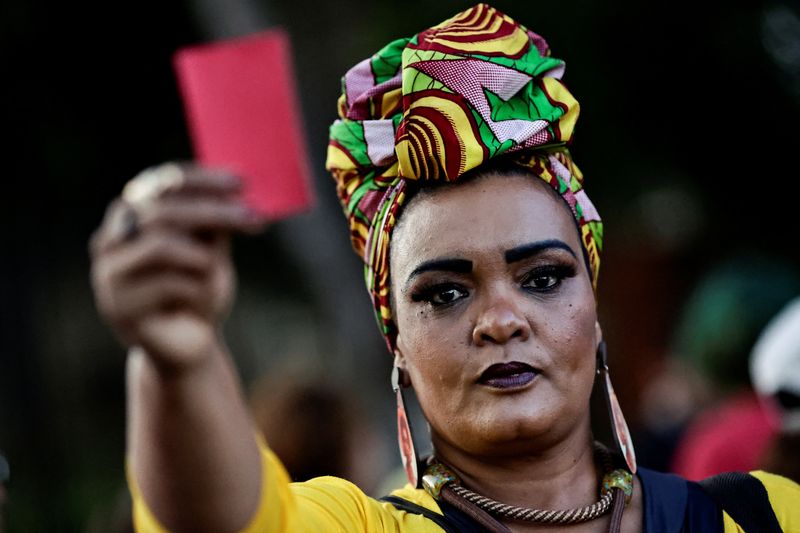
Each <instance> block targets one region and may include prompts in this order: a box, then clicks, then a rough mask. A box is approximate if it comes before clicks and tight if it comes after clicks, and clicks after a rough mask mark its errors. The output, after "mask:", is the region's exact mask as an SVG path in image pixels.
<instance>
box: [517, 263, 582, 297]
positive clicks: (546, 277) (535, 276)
mask: <svg viewBox="0 0 800 533" xmlns="http://www.w3.org/2000/svg"><path fill="white" fill-rule="evenodd" d="M574 275H575V271H574V269H572V268H571V267H567V266H546V267H540V268H536V269H534V270H532V271H531V272H530V273H529V274H528V276H527V277H526V278H525V280H524V281H523V283H522V286H523V287H524V288H526V289H529V290H532V291H535V292H547V291H549V290H553V289H555V288H557V287H558V286H559V285H561V282H562V281H563V280H564V278H568V277H571V276H574Z"/></svg>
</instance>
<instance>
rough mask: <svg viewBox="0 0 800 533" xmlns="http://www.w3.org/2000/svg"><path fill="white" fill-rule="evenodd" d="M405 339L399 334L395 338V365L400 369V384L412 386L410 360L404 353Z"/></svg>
mask: <svg viewBox="0 0 800 533" xmlns="http://www.w3.org/2000/svg"><path fill="white" fill-rule="evenodd" d="M403 346H404V344H403V339H402V337H401V336H400V335H399V334H398V335H397V337H396V339H395V348H394V366H396V367H397V368H398V369H399V370H400V384H401V385H402V386H403V387H410V386H411V376H410V375H409V374H408V366H407V363H408V360H407V359H406V356H405V355H404V351H403Z"/></svg>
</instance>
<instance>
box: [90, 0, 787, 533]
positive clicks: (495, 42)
mask: <svg viewBox="0 0 800 533" xmlns="http://www.w3.org/2000/svg"><path fill="white" fill-rule="evenodd" d="M563 67H564V65H563V62H561V61H559V60H557V59H554V58H551V57H550V56H549V49H548V47H547V43H546V42H545V41H544V39H542V38H541V37H539V36H538V35H536V34H534V33H533V32H529V31H528V30H527V29H526V28H524V27H523V26H521V25H519V24H517V23H516V22H514V21H513V20H512V19H510V18H509V17H507V16H505V15H503V14H501V13H499V12H497V11H496V10H494V9H492V8H491V7H489V6H486V5H483V4H482V5H478V6H476V7H474V8H472V9H469V10H467V11H465V12H463V13H460V14H458V15H456V16H455V17H453V18H452V19H450V20H448V21H445V22H444V23H442V24H440V25H438V26H436V27H434V28H431V29H429V30H426V31H424V32H422V33H420V34H418V35H416V36H414V37H413V38H411V39H400V40H398V41H395V42H393V43H390V44H389V45H388V46H386V47H385V48H384V49H382V50H381V51H380V52H378V53H377V54H376V55H374V56H373V57H372V58H370V59H367V60H365V61H364V62H362V63H359V64H358V65H356V66H355V67H354V68H353V69H351V71H350V72H348V74H347V75H346V76H345V79H344V91H343V95H342V97H341V98H340V100H339V111H340V117H341V120H340V121H337V122H336V123H335V124H334V125H333V126H332V128H331V142H330V146H329V153H328V168H329V169H330V170H331V171H332V173H333V175H334V178H335V179H336V182H337V189H338V192H339V196H340V199H341V200H342V204H343V206H344V209H345V213H346V215H347V216H348V218H349V221H350V228H351V235H352V240H353V244H354V247H355V249H356V251H357V253H359V255H360V256H361V257H362V258H363V259H364V261H365V275H366V280H367V285H368V287H369V289H370V291H371V293H372V296H373V300H374V303H375V310H376V316H377V318H378V323H379V326H380V327H381V331H382V332H383V334H384V336H385V337H386V341H387V345H388V347H389V349H390V351H391V352H392V354H393V356H394V361H395V369H394V372H393V374H392V384H393V387H394V388H395V390H396V391H397V403H398V425H399V435H400V437H401V450H402V455H403V461H404V465H405V466H406V471H407V474H408V477H409V481H410V483H409V484H408V485H406V487H405V488H403V489H401V490H398V491H395V492H393V493H392V495H391V496H390V497H389V498H387V499H386V501H377V500H374V499H371V498H368V497H367V496H365V495H364V494H363V493H362V492H361V491H360V490H359V489H358V488H357V487H355V486H353V485H352V484H349V483H348V482H346V481H344V480H341V479H338V478H330V477H327V478H318V479H315V480H312V481H310V482H307V483H300V484H289V482H288V479H287V476H286V474H285V472H284V470H283V469H282V467H281V466H280V464H279V462H278V461H277V460H276V459H275V458H274V456H273V455H272V454H271V452H270V451H269V450H268V449H267V448H266V446H265V445H264V443H261V442H259V441H258V439H255V438H253V436H252V435H253V434H254V431H253V430H252V425H251V423H250V420H249V418H248V415H247V414H246V410H245V408H244V405H243V401H242V399H241V393H240V391H239V384H238V382H237V380H236V377H235V372H234V370H233V369H232V365H231V362H230V357H229V355H228V354H227V352H226V349H225V347H224V343H223V342H222V341H221V339H220V338H219V334H218V324H219V321H220V318H221V316H222V315H223V314H224V310H225V309H226V307H227V306H228V304H229V302H230V299H231V294H232V278H233V276H232V271H231V268H230V260H229V256H228V253H227V240H226V239H225V235H226V234H227V233H229V232H231V231H238V230H243V231H253V230H256V229H258V226H259V223H260V222H261V221H259V220H258V219H257V218H256V217H253V216H252V215H251V214H250V213H248V212H247V211H246V210H245V209H242V208H241V207H240V206H239V203H238V201H237V185H236V183H235V181H234V180H232V179H230V178H228V177H225V176H221V175H214V174H212V173H210V172H209V171H205V170H201V169H196V168H180V167H176V166H174V165H172V166H170V165H168V166H164V167H160V168H158V169H155V170H153V171H150V172H149V173H147V174H146V175H144V176H143V177H139V178H136V179H135V180H134V181H133V182H132V183H131V185H129V187H128V188H127V189H126V191H125V193H123V200H121V201H120V202H118V203H117V204H115V205H114V206H112V208H111V209H110V210H109V214H108V216H107V220H106V222H105V223H104V224H103V226H102V227H101V229H100V230H99V232H98V234H97V237H96V238H95V240H94V244H93V251H94V252H93V253H94V264H93V265H94V276H93V279H94V284H95V290H96V294H97V300H98V305H99V308H100V309H101V312H102V313H103V314H104V316H105V317H106V318H107V319H108V320H109V322H110V324H111V325H112V326H113V327H114V328H115V330H116V332H117V334H118V335H119V337H120V338H121V339H122V341H123V342H124V343H126V344H127V345H128V346H134V347H135V348H133V349H132V351H131V355H130V357H129V374H128V376H129V377H128V394H129V400H130V414H129V457H130V463H129V479H130V484H131V489H132V492H133V496H134V502H135V514H136V520H137V526H138V528H139V531H143V532H156V531H162V530H163V529H162V527H166V528H167V529H169V530H171V531H192V532H198V531H215V532H217V531H219V532H228V531H246V532H248V533H249V532H261V531H265V532H266V531H269V532H272V531H420V532H434V531H435V532H439V531H442V530H446V531H479V530H490V531H550V530H554V529H558V528H559V527H564V525H565V524H572V525H570V526H569V530H570V531H574V532H584V531H586V532H589V531H598V532H599V531H607V530H612V531H615V530H616V531H619V530H621V531H625V532H634V531H637V532H638V531H643V530H646V531H648V532H650V531H681V530H685V531H723V528H724V530H725V531H738V530H739V529H738V526H737V525H736V524H735V523H734V521H733V519H732V518H731V516H729V515H728V514H723V513H722V512H721V510H720V507H719V506H718V505H717V504H715V503H714V501H713V500H712V499H711V497H710V496H709V495H708V494H707V493H706V492H704V491H703V490H702V489H701V488H700V487H699V485H696V484H688V483H686V482H685V481H683V480H681V479H678V478H675V477H674V476H664V475H659V474H655V473H653V472H648V471H646V470H644V469H640V470H639V472H638V473H637V472H636V464H635V457H634V455H633V449H632V445H631V442H630V438H629V436H628V435H627V429H626V428H625V425H624V419H623V418H622V416H621V415H622V414H621V411H619V406H618V404H617V403H616V398H615V396H614V394H613V389H612V388H611V382H610V380H609V377H608V372H607V367H606V365H605V351H604V344H603V342H602V331H601V329H600V326H599V325H598V322H597V313H596V300H595V292H594V288H595V284H596V282H597V274H598V268H599V251H600V248H601V243H602V225H601V222H600V219H599V216H598V215H597V212H596V211H595V209H594V207H593V206H592V204H591V202H590V201H589V199H588V197H587V196H586V193H585V192H584V191H583V179H582V176H581V174H580V172H579V171H578V169H577V167H576V166H575V165H574V164H573V162H572V160H571V158H570V156H569V153H568V152H567V150H566V148H565V145H566V144H567V143H568V142H569V141H570V139H571V136H572V130H573V126H574V124H575V120H576V119H577V114H578V105H577V102H576V101H575V100H574V98H573V97H572V96H571V95H570V94H569V92H568V91H567V90H566V88H565V87H564V86H563V85H562V84H561V82H560V81H559V79H560V76H561V74H562V73H563ZM453 182H455V184H453ZM576 229H577V231H576ZM390 273H391V275H390ZM596 378H597V381H598V385H597V387H596V388H597V389H598V390H600V391H602V392H603V393H604V395H605V397H606V400H607V402H608V407H609V413H610V414H609V420H610V421H615V422H612V425H613V427H614V428H615V435H616V437H615V442H614V448H615V450H614V451H615V452H620V450H624V451H625V453H613V452H609V451H608V450H607V449H606V448H605V447H603V446H600V445H594V444H593V442H592V440H593V439H592V429H591V424H590V417H589V397H590V395H591V392H592V390H593V388H595V386H594V383H595V381H596ZM410 387H413V389H414V391H415V393H416V394H417V396H418V398H419V401H420V404H421V406H422V409H423V411H424V413H425V415H426V418H427V420H428V422H429V424H430V428H431V436H432V440H433V448H434V456H433V457H431V458H429V459H428V460H427V461H426V462H425V463H420V462H419V460H418V458H417V457H416V454H415V453H414V449H413V440H412V439H410V434H411V431H410V428H409V427H408V424H407V419H406V416H405V408H404V404H403V389H405V388H410ZM633 473H636V474H637V475H636V476H632V475H631V474H633ZM757 476H758V480H761V481H760V482H759V481H758V480H756V478H748V479H750V481H754V482H755V483H756V484H757V486H758V487H761V491H762V492H763V491H764V488H763V487H764V486H766V487H767V490H768V491H769V500H767V499H766V497H767V496H766V494H767V493H766V492H764V494H763V501H765V502H767V503H766V505H767V506H769V501H772V502H773V505H774V508H775V514H776V515H778V519H779V520H781V521H782V522H781V524H782V526H783V528H784V530H790V529H791V528H792V527H795V528H796V527H800V516H799V515H798V514H797V513H798V511H797V510H796V507H794V508H792V506H790V505H788V504H787V502H788V501H789V498H795V500H796V499H797V498H798V495H800V489H799V488H798V487H797V486H796V485H794V484H792V483H790V482H789V481H787V480H784V479H782V478H778V477H775V476H770V475H768V474H763V473H759V474H757ZM421 477H422V480H420V478H421ZM762 483H763V485H762ZM423 485H424V488H423ZM752 499H753V500H757V499H758V498H752ZM498 502H499V503H498ZM726 508H727V507H726ZM548 509H551V510H564V511H565V512H555V511H554V512H548V511H547V510H548ZM770 512H771V509H770ZM159 523H160V524H161V525H160V524H159ZM162 525H163V526H162ZM787 528H788V529H787Z"/></svg>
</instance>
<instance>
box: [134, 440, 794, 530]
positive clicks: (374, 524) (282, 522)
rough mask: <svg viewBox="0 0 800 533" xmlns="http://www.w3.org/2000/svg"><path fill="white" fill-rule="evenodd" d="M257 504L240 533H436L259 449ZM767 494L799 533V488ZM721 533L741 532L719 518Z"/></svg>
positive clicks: (784, 485) (142, 515)
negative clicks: (289, 469)
mask: <svg viewBox="0 0 800 533" xmlns="http://www.w3.org/2000/svg"><path fill="white" fill-rule="evenodd" d="M259 447H260V449H261V456H262V488H261V501H260V503H259V506H258V510H257V511H256V514H255V516H254V517H253V519H252V520H251V521H250V524H248V525H247V527H245V528H244V529H243V530H242V531H241V533H300V532H305V531H308V532H320V531H325V532H335V531H341V532H359V531H363V532H369V533H373V532H374V533H400V532H403V533H412V532H413V533H442V529H441V528H440V527H439V526H437V525H436V524H435V523H434V522H433V521H431V520H429V519H427V518H425V517H424V516H422V515H418V514H412V513H407V512H405V511H400V510H398V509H396V508H395V507H394V506H393V505H392V504H390V503H387V502H380V501H378V500H375V499H374V498H370V497H369V496H367V495H366V494H364V493H363V492H362V491H361V490H360V489H359V488H358V487H356V486H355V485H353V484H352V483H350V482H349V481H346V480H344V479H340V478H336V477H330V476H327V477H319V478H316V479H312V480H310V481H306V482H304V483H291V482H290V479H289V476H288V474H287V473H286V470H285V469H284V468H283V465H282V464H281V462H280V461H279V460H278V458H277V457H276V456H275V454H273V453H272V452H271V451H270V450H269V449H268V448H266V446H264V445H263V443H261V442H260V443H259ZM752 474H753V476H755V477H757V478H758V479H759V480H760V481H761V482H762V483H763V484H764V487H765V488H766V489H767V493H768V494H769V500H770V503H771V504H772V507H773V509H774V511H775V515H776V517H777V518H778V521H779V522H780V524H781V526H782V528H783V531H784V533H791V532H797V533H800V485H797V484H796V483H794V482H792V481H790V480H788V479H786V478H783V477H781V476H776V475H774V474H768V473H766V472H761V471H758V472H753V473H752ZM129 486H130V488H131V495H132V496H133V518H134V525H135V529H136V531H137V533H168V530H167V529H165V528H164V527H163V526H162V525H161V524H159V523H158V521H157V520H156V518H155V517H154V516H153V514H152V513H151V512H150V510H149V509H148V508H147V505H146V504H145V502H144V500H143V498H142V495H141V493H140V492H139V490H138V487H137V486H136V483H135V482H134V480H133V476H132V475H130V474H129ZM392 495H393V496H399V497H401V498H404V499H406V500H408V501H410V502H412V503H415V504H417V505H420V506H422V507H425V508H426V509H429V510H431V511H434V512H436V513H439V514H441V510H440V508H439V506H438V505H437V503H436V500H434V499H433V498H431V496H430V495H428V493H426V492H425V491H424V490H421V489H415V488H413V487H412V486H411V485H406V486H405V487H404V488H402V489H400V490H396V491H394V492H393V493H392ZM723 523H724V526H725V533H742V529H741V528H740V527H739V526H738V525H737V524H736V523H735V522H734V521H733V520H732V519H731V517H730V516H728V514H727V513H723Z"/></svg>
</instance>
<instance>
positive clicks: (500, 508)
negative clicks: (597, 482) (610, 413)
mask: <svg viewBox="0 0 800 533" xmlns="http://www.w3.org/2000/svg"><path fill="white" fill-rule="evenodd" d="M595 453H596V455H597V456H598V457H599V458H600V460H601V462H602V464H603V466H604V468H605V472H606V473H605V475H604V476H603V481H602V483H601V486H600V499H599V500H598V501H596V502H594V503H592V504H591V505H586V506H584V507H577V508H573V509H564V510H544V509H532V508H529V507H517V506H514V505H507V504H504V503H500V502H498V501H495V500H492V499H491V498H487V497H486V496H482V495H480V494H478V493H477V492H473V491H471V490H469V489H467V488H465V487H463V486H462V485H461V480H460V479H459V478H458V476H456V474H455V473H454V472H453V471H452V470H451V469H450V468H448V467H447V466H445V465H444V464H442V463H440V462H438V461H435V462H433V463H431V464H430V465H429V466H428V468H427V469H426V470H425V474H424V475H423V476H422V486H423V487H424V488H425V490H426V491H427V492H428V494H430V495H431V496H433V498H434V499H436V500H439V499H440V498H441V493H442V489H443V488H445V487H448V488H449V490H451V491H452V492H453V493H455V494H456V495H457V496H459V497H460V498H463V499H464V500H466V501H468V502H470V503H472V504H473V505H476V506H477V507H479V508H481V509H483V510H484V511H486V512H487V513H489V514H490V515H493V516H496V517H500V518H506V519H510V520H521V521H525V522H535V523H539V524H578V523H581V522H588V521H590V520H594V519H595V518H599V517H601V516H603V515H605V514H607V513H608V512H609V510H611V508H612V504H613V501H614V493H615V491H614V490H613V489H615V488H616V489H620V490H621V492H622V493H624V496H625V503H628V502H630V499H631V496H632V495H633V476H632V475H631V473H630V472H628V471H627V470H623V469H619V468H618V469H614V468H613V463H612V459H611V454H610V453H609V451H608V450H607V449H606V448H605V447H604V446H602V445H601V444H599V443H595Z"/></svg>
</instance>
